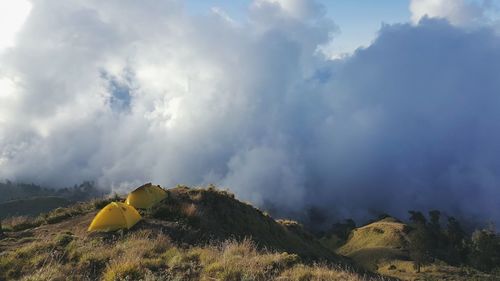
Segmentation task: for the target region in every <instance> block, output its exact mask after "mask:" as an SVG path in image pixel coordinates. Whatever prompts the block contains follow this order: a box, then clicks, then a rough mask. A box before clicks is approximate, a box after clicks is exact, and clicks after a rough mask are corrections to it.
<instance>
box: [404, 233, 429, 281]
mask: <svg viewBox="0 0 500 281" xmlns="http://www.w3.org/2000/svg"><path fill="white" fill-rule="evenodd" d="M409 238H410V258H411V259H412V260H413V267H414V268H415V270H416V271H417V272H420V268H421V266H422V265H424V264H426V263H428V262H430V260H431V254H430V250H431V243H430V242H431V238H430V234H429V231H428V230H427V228H426V227H425V225H424V224H417V225H416V227H415V229H414V230H413V231H411V232H410V235H409Z"/></svg>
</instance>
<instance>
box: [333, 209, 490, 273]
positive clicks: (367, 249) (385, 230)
mask: <svg viewBox="0 0 500 281" xmlns="http://www.w3.org/2000/svg"><path fill="white" fill-rule="evenodd" d="M408 233H409V227H408V226H407V225H406V224H404V223H403V222H401V221H399V220H397V219H394V218H391V217H387V218H384V219H382V220H379V221H376V222H373V223H370V224H368V225H365V226H362V227H359V228H356V229H354V230H353V231H352V232H351V234H350V236H349V239H348V240H347V241H346V243H345V244H343V245H342V246H340V247H339V248H337V250H336V251H337V253H339V254H341V255H345V256H347V257H350V258H352V259H353V260H354V261H355V262H356V263H357V264H358V265H361V266H362V267H364V268H366V269H369V270H371V271H374V272H378V273H380V274H382V275H384V276H391V277H395V278H398V279H402V280H500V277H497V276H492V275H488V274H483V273H480V272H478V271H476V270H473V269H470V268H458V267H453V266H449V265H447V264H445V263H444V262H441V261H438V260H435V261H434V262H432V263H431V264H428V265H426V266H424V267H423V268H422V272H421V273H416V271H415V269H414V268H413V261H411V260H410V257H409V236H408Z"/></svg>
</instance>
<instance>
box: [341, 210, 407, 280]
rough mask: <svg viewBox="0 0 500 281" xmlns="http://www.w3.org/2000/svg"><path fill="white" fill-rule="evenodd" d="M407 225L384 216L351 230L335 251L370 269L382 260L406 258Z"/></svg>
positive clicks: (375, 267) (373, 268)
mask: <svg viewBox="0 0 500 281" xmlns="http://www.w3.org/2000/svg"><path fill="white" fill-rule="evenodd" d="M408 231H409V229H408V226H407V225H406V224H404V223H402V222H401V221H399V220H397V219H395V218H391V217H388V218H384V219H382V220H379V221H376V222H373V223H370V224H368V225H365V226H363V227H359V228H356V229H354V230H353V231H352V233H351V235H350V237H349V239H348V240H347V242H346V243H345V244H344V245H342V246H341V247H340V248H339V249H338V250H337V252H338V253H340V254H342V255H345V256H348V257H350V258H352V259H354V260H355V261H356V262H357V263H359V264H361V265H362V266H364V267H366V268H369V269H371V270H376V269H377V265H378V264H379V263H380V262H381V261H382V260H394V259H401V260H408V259H409V258H408V243H409V239H408Z"/></svg>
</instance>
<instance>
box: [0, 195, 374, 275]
mask: <svg viewBox="0 0 500 281" xmlns="http://www.w3.org/2000/svg"><path fill="white" fill-rule="evenodd" d="M168 193H169V195H168V197H167V199H166V200H165V201H163V202H162V203H161V204H160V205H158V206H157V207H155V208H153V209H150V210H144V211H141V213H142V215H143V218H144V219H143V220H142V221H141V222H140V223H138V224H137V225H135V226H134V227H133V228H132V229H130V230H128V231H118V232H113V233H89V232H87V231H86V229H87V227H88V225H89V224H90V222H91V220H92V219H93V217H94V216H95V214H96V213H97V211H98V210H99V209H100V208H102V207H103V206H104V205H106V204H107V203H108V202H110V200H95V201H90V202H87V203H80V204H76V205H72V206H70V207H67V208H59V209H56V210H54V211H52V212H50V213H48V214H45V215H42V216H40V217H38V218H36V219H33V220H32V221H24V222H22V225H21V226H18V225H15V223H16V222H15V221H9V220H7V221H6V224H7V225H6V226H7V227H8V228H10V229H16V230H17V231H13V230H11V231H9V232H7V237H6V238H4V239H1V240H0V253H1V254H0V280H7V279H9V280H10V279H23V280H65V279H67V278H69V277H71V279H72V280H96V279H97V280H101V279H102V280H121V279H122V278H128V279H130V280H136V279H141V278H142V279H147V280H172V279H175V280H243V279H245V280H368V279H371V277H366V276H365V277H362V276H361V275H358V274H356V273H353V272H349V271H346V270H345V269H339V267H338V265H341V266H342V267H345V261H346V260H345V259H343V258H341V257H340V256H338V255H336V254H334V253H333V252H331V251H329V250H328V249H326V248H324V247H323V246H322V245H321V244H320V243H319V242H318V241H317V240H316V239H315V238H314V237H313V236H312V235H310V234H308V233H307V232H306V231H305V230H303V229H302V227H301V226H300V225H299V224H297V223H295V222H292V221H280V222H278V221H275V220H274V219H272V218H271V217H269V216H267V215H265V214H264V213H263V212H261V211H260V210H258V209H256V208H254V207H252V206H251V205H249V204H245V203H243V202H240V201H238V200H236V199H234V196H233V195H231V194H230V193H227V192H224V191H219V190H216V189H213V188H209V189H190V188H186V187H178V188H174V189H170V190H169V192H168ZM115 199H116V198H115ZM122 199H123V198H122ZM313 261H316V262H319V261H323V263H322V264H324V265H321V266H320V265H314V264H312V263H310V262H313Z"/></svg>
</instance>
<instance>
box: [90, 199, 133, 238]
mask: <svg viewBox="0 0 500 281" xmlns="http://www.w3.org/2000/svg"><path fill="white" fill-rule="evenodd" d="M140 220H141V215H140V214H139V212H137V210H136V209H135V208H134V207H132V206H130V205H127V204H124V203H121V202H111V203H109V204H108V205H106V207H104V208H102V210H100V211H99V213H97V215H96V216H95V218H94V220H93V221H92V223H91V224H90V226H89V229H88V230H89V231H113V230H117V229H123V228H126V229H129V228H131V227H132V226H134V225H135V224H136V223H137V222H138V221H140Z"/></svg>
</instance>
